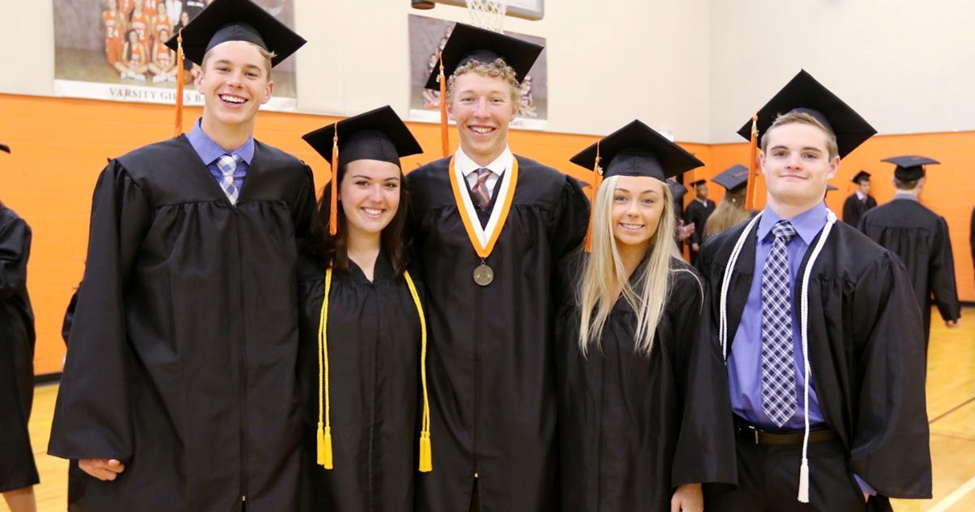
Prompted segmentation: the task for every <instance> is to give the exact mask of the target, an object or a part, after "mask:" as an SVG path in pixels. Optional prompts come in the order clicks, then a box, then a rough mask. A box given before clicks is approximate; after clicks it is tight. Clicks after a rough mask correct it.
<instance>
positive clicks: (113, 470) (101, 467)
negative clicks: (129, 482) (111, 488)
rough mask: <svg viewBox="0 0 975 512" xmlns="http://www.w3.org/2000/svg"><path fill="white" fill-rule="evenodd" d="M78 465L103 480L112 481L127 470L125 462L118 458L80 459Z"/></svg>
mask: <svg viewBox="0 0 975 512" xmlns="http://www.w3.org/2000/svg"><path fill="white" fill-rule="evenodd" d="M78 467H79V468H81V470H82V471H84V472H85V473H88V474H89V475H91V476H93V477H95V478H97V479H99V480H101V481H103V482H111V481H112V480H115V478H116V477H118V475H119V474H120V473H122V472H123V471H125V464H122V462H121V461H119V460H117V459H79V460H78Z"/></svg>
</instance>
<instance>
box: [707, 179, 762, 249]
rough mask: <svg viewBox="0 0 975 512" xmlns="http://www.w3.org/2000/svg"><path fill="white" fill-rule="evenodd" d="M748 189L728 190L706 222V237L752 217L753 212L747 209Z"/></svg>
mask: <svg viewBox="0 0 975 512" xmlns="http://www.w3.org/2000/svg"><path fill="white" fill-rule="evenodd" d="M746 192H747V189H746V188H745V187H742V188H741V190H738V191H735V192H727V193H725V195H724V198H722V199H721V203H720V204H718V207H717V208H715V209H714V213H712V214H711V215H710V216H709V217H708V221H707V223H705V224H704V238H708V237H710V236H712V235H717V234H718V233H720V232H722V231H724V230H726V229H728V228H730V227H732V226H737V225H738V224H741V223H742V222H745V221H746V220H748V219H749V218H751V213H749V211H748V210H746V209H745V193H746Z"/></svg>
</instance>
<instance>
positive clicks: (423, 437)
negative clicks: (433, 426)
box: [420, 432, 433, 473]
mask: <svg viewBox="0 0 975 512" xmlns="http://www.w3.org/2000/svg"><path fill="white" fill-rule="evenodd" d="M431 471H433V450H432V449H431V448H430V433H429V432H427V433H424V434H420V473H429V472H431Z"/></svg>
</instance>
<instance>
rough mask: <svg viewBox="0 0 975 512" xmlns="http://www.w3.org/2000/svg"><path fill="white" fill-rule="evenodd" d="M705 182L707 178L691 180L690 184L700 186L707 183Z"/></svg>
mask: <svg viewBox="0 0 975 512" xmlns="http://www.w3.org/2000/svg"><path fill="white" fill-rule="evenodd" d="M707 183H708V180H697V181H692V182H691V186H692V187H700V186H701V185H707Z"/></svg>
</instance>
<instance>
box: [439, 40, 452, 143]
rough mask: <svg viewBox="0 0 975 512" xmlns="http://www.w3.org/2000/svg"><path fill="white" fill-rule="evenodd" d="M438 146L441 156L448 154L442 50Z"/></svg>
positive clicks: (448, 141) (445, 78)
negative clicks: (441, 150) (440, 148)
mask: <svg viewBox="0 0 975 512" xmlns="http://www.w3.org/2000/svg"><path fill="white" fill-rule="evenodd" d="M437 82H440V146H441V147H442V148H443V156H445V157H447V156H450V133H449V132H448V131H447V77H445V76H444V74H443V52H440V76H439V77H437Z"/></svg>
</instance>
